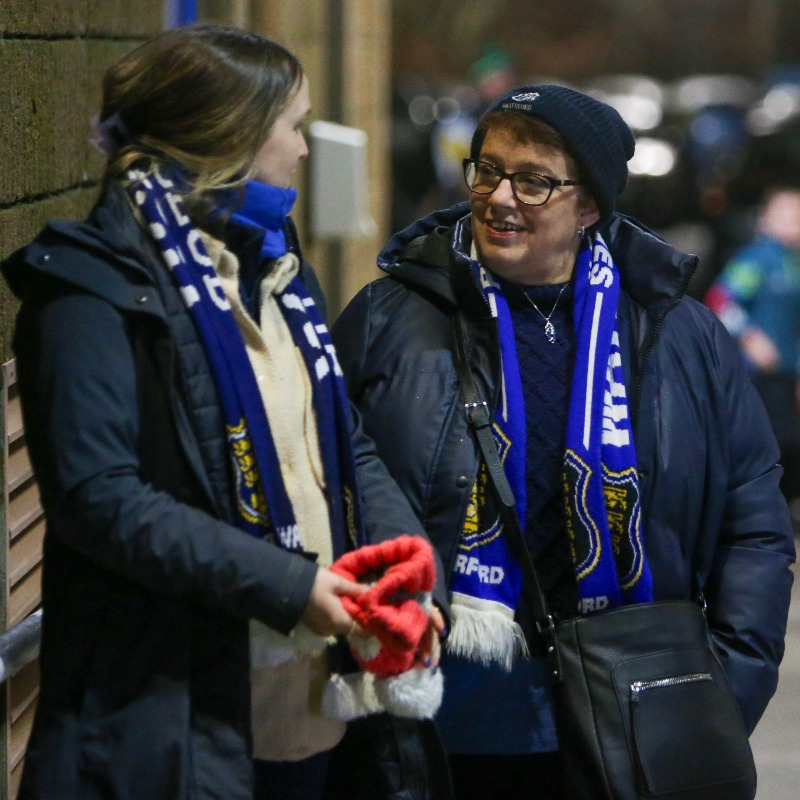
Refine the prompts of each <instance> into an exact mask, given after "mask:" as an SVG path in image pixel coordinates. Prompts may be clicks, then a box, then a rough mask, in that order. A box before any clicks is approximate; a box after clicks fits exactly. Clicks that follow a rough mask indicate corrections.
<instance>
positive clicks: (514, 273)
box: [470, 129, 599, 285]
mask: <svg viewBox="0 0 800 800" xmlns="http://www.w3.org/2000/svg"><path fill="white" fill-rule="evenodd" d="M479 158H480V160H481V161H487V162H488V163H490V164H492V165H493V166H495V167H497V168H498V169H500V170H502V171H503V172H538V173H539V174H541V175H547V176H549V177H551V178H556V179H557V180H564V179H571V180H576V179H578V178H579V176H578V172H577V168H576V166H575V163H574V162H573V160H572V159H571V158H570V157H569V156H568V155H567V154H566V153H565V152H563V151H562V150H560V149H557V148H554V147H550V146H548V145H543V144H538V143H535V142H534V143H524V142H520V141H519V140H518V139H517V138H516V137H514V136H513V135H512V134H510V133H509V132H508V131H506V130H504V129H489V131H488V132H487V133H486V137H485V138H484V140H483V146H482V147H481V152H480V156H479ZM580 188H581V187H578V186H557V187H556V188H555V189H553V193H552V195H551V196H550V199H549V200H548V201H547V202H546V203H545V204H544V205H542V206H529V205H525V204H524V203H521V202H520V201H519V200H517V199H516V197H514V193H513V192H512V191H511V183H510V182H509V181H507V180H503V181H501V182H500V184H499V185H498V187H497V188H496V189H495V190H494V191H493V192H492V193H491V194H488V195H486V194H484V195H481V194H475V193H472V194H471V197H470V204H471V207H472V235H473V239H474V242H475V247H476V248H477V250H478V254H479V255H480V259H481V263H482V264H484V265H485V266H486V267H488V268H489V269H490V270H492V272H494V273H495V274H497V275H499V276H500V277H502V278H505V279H507V280H510V281H514V282H515V283H521V284H526V285H534V284H547V283H562V282H564V281H567V280H569V279H570V277H571V275H572V268H573V265H574V263H575V257H576V255H577V252H578V247H579V245H580V236H579V235H578V230H579V228H581V227H584V228H586V227H589V226H590V225H592V224H594V223H595V222H596V221H597V220H598V219H599V214H598V213H597V211H596V210H595V207H594V203H593V202H589V203H586V202H585V201H584V200H583V199H582V194H581V191H580Z"/></svg>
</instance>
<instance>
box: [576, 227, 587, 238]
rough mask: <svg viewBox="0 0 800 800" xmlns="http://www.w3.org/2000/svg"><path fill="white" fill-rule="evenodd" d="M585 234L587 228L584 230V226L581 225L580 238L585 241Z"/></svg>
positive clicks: (579, 229) (579, 228)
mask: <svg viewBox="0 0 800 800" xmlns="http://www.w3.org/2000/svg"><path fill="white" fill-rule="evenodd" d="M585 234H586V228H584V227H583V225H579V226H578V236H580V238H581V239H583V237H584V235H585Z"/></svg>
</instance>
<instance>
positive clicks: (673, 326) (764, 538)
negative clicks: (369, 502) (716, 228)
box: [334, 204, 794, 730]
mask: <svg viewBox="0 0 800 800" xmlns="http://www.w3.org/2000/svg"><path fill="white" fill-rule="evenodd" d="M468 212H469V209H468V205H467V204H461V205H459V206H454V207H453V208H451V209H448V210H446V211H443V212H439V213H438V214H436V215H433V216H431V217H429V218H427V219H425V220H422V221H420V222H417V223H415V224H414V225H412V226H410V227H409V228H407V229H406V230H405V231H402V232H401V233H399V234H397V235H396V236H395V237H394V238H393V239H392V240H391V241H390V242H389V244H388V245H387V247H386V248H385V249H384V251H383V252H382V253H381V255H380V257H379V260H378V265H379V267H381V268H382V269H383V270H384V271H385V272H386V273H387V277H384V278H381V279H379V280H377V281H375V282H373V283H371V284H370V285H368V286H367V287H365V288H364V289H363V290H362V291H361V292H360V293H359V294H358V295H357V296H356V297H355V299H354V300H353V301H352V302H351V304H350V305H349V306H348V308H347V309H346V310H345V311H344V313H343V314H342V316H341V317H340V318H339V320H338V321H337V323H336V325H335V326H334V339H335V342H336V346H337V350H338V353H339V358H340V360H341V363H342V368H343V370H344V372H345V376H346V380H347V383H348V388H349V391H350V393H351V397H352V398H353V400H354V402H355V403H356V405H357V406H358V408H359V409H360V411H361V413H362V415H363V420H364V426H365V429H366V431H367V433H368V434H369V435H370V436H371V437H372V438H373V439H374V441H375V443H376V445H377V448H378V452H379V454H380V456H381V458H382V459H383V461H384V462H385V463H386V465H387V466H388V468H389V471H390V472H391V473H392V475H393V477H394V478H395V480H396V481H397V482H398V483H399V484H400V486H401V488H402V489H403V490H404V492H405V493H406V495H407V496H408V498H409V499H410V500H411V503H412V506H413V508H414V511H415V512H416V514H417V515H418V516H419V518H420V519H421V520H422V523H423V525H424V526H425V528H426V530H427V532H428V535H429V536H430V538H431V540H432V541H433V542H434V544H435V546H436V548H437V549H438V552H439V554H440V556H441V558H442V561H443V563H444V565H445V571H446V572H447V571H448V570H449V569H452V564H453V560H454V557H455V548H456V544H457V541H458V537H459V532H460V531H461V528H462V524H463V520H464V517H465V512H466V506H467V502H468V499H469V492H470V489H471V487H472V485H473V483H474V480H475V476H476V473H477V469H478V450H477V445H476V443H475V441H474V439H473V438H472V435H471V433H470V432H469V431H468V429H467V424H466V421H465V417H464V413H463V409H462V406H461V401H460V399H459V393H458V390H457V379H456V371H455V366H454V362H453V356H452V347H451V337H452V334H451V327H450V321H449V316H450V314H451V313H452V312H453V310H454V308H455V307H456V306H458V307H460V308H461V310H462V312H463V313H464V315H465V317H466V319H467V322H468V327H469V332H468V337H469V340H470V344H471V356H470V358H471V367H472V371H473V374H474V375H475V376H476V381H477V383H478V386H479V388H480V391H481V393H482V395H483V397H484V398H486V399H487V400H488V401H489V403H490V405H491V406H492V408H491V410H490V412H491V413H490V416H493V415H494V405H495V404H496V403H497V401H498V394H499V383H498V378H499V375H500V365H499V348H498V341H497V329H496V325H495V321H494V320H493V319H492V317H491V316H490V313H489V309H488V307H487V305H486V303H485V302H484V300H483V297H482V295H481V294H480V292H479V291H478V289H477V287H476V285H475V283H474V281H473V279H472V277H471V274H470V272H469V268H468V265H467V263H466V259H465V258H464V256H462V255H460V254H459V252H464V251H463V249H462V248H457V247H454V239H457V238H459V237H460V236H462V235H464V231H465V230H466V231H467V232H468V230H469V228H468V226H469V221H468V219H466V216H467V214H468ZM459 220H463V222H460V223H459ZM604 234H605V238H606V241H607V242H609V245H610V248H611V251H612V253H613V255H614V257H615V260H616V262H617V264H618V266H619V268H620V271H621V275H622V285H623V295H622V298H621V300H620V308H619V331H620V339H621V348H622V351H623V366H624V370H625V375H626V384H627V390H628V396H629V398H630V401H631V404H632V413H633V416H634V436H635V441H636V450H637V457H638V465H639V470H640V481H641V494H642V510H643V531H644V536H645V541H646V548H647V555H648V558H649V561H650V567H651V570H652V573H653V580H654V586H655V595H656V598H657V599H671V598H688V597H690V596H692V595H693V593H694V592H696V589H697V587H698V586H699V587H700V588H702V590H703V591H704V593H705V596H706V599H707V601H708V605H709V620H710V625H711V628H712V632H713V636H714V640H715V644H716V646H717V650H718V652H719V655H720V658H721V660H722V662H723V664H724V665H725V668H726V670H727V674H728V676H729V678H730V680H731V682H732V685H733V688H734V691H735V693H736V696H737V698H738V700H739V703H740V707H741V710H742V714H743V717H744V720H745V723H746V726H747V728H748V730H752V729H753V728H754V727H755V725H756V723H757V721H758V719H759V718H760V716H761V714H762V713H763V711H764V709H765V707H766V705H767V702H768V700H769V698H770V697H771V696H772V694H773V693H774V691H775V687H776V684H777V676H778V665H779V663H780V660H781V657H782V655H783V649H784V635H785V629H786V618H787V612H788V607H789V600H790V591H791V584H792V572H791V571H790V568H789V567H790V564H791V563H792V562H793V560H794V543H793V538H792V532H791V525H790V521H789V517H788V513H787V509H786V504H785V502H784V500H783V497H782V496H781V493H780V491H779V486H778V484H779V479H780V476H781V472H782V468H781V467H780V465H779V464H778V460H779V453H778V448H777V446H776V443H775V439H774V437H773V434H772V432H771V429H770V426H769V422H768V420H767V417H766V414H765V412H764V409H763V407H762V405H761V402H760V400H759V399H758V397H757V395H756V393H755V392H754V390H753V388H752V386H751V384H750V381H749V379H748V377H747V375H746V373H745V371H744V369H743V364H742V360H741V358H740V356H739V353H738V349H737V347H736V345H735V343H734V342H733V340H732V339H731V338H730V337H729V336H728V334H727V332H726V331H725V329H724V328H723V327H722V325H721V324H720V323H719V322H718V320H717V319H716V318H715V317H714V315H713V314H711V313H710V312H709V310H708V309H706V308H704V307H703V306H702V305H701V304H699V303H697V302H695V301H694V300H692V299H691V298H688V297H685V296H684V294H685V290H686V286H687V284H688V281H689V279H690V277H691V274H692V271H693V269H694V267H695V264H696V258H695V257H692V256H686V255H684V254H682V253H679V252H677V251H675V250H674V249H673V248H671V247H670V246H668V245H667V244H666V243H664V242H663V241H662V240H661V239H659V238H658V237H657V236H655V235H653V234H652V233H650V232H649V231H647V230H645V229H643V228H641V227H640V226H638V224H637V223H635V222H634V221H633V220H630V219H627V218H624V217H619V216H618V217H615V218H614V219H613V220H612V222H611V224H610V226H609V228H608V229H607V230H606V231H605V232H604ZM466 235H467V236H468V235H469V234H468V233H467V234H466ZM467 252H468V251H467Z"/></svg>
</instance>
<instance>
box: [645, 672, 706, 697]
mask: <svg viewBox="0 0 800 800" xmlns="http://www.w3.org/2000/svg"><path fill="white" fill-rule="evenodd" d="M710 680H712V678H711V673H710V672H693V673H691V674H689V675H675V676H673V677H671V678H656V679H655V680H650V681H634V682H633V683H632V684H631V695H632V696H633V697H634V698H636V697H638V696H639V695H640V694H642V692H646V691H649V690H650V689H663V688H665V687H669V686H681V685H683V684H685V683H700V682H701V681H710Z"/></svg>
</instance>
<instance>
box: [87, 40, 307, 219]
mask: <svg viewBox="0 0 800 800" xmlns="http://www.w3.org/2000/svg"><path fill="white" fill-rule="evenodd" d="M302 79H303V69H302V66H301V65H300V62H299V61H298V60H297V58H296V57H295V56H294V55H293V54H292V53H290V52H289V51H288V50H286V49H285V48H284V47H282V46H281V45H279V44H277V43H275V42H273V41H270V40H269V39H265V38H264V37H262V36H258V35H256V34H253V33H249V32H246V31H241V30H236V29H232V28H223V27H220V26H217V25H210V24H196V25H189V26H185V27H182V28H173V29H171V30H167V31H164V32H163V33H161V34H159V35H157V36H155V37H153V38H152V39H149V40H148V41H146V42H144V43H143V44H141V45H139V46H138V47H136V48H135V49H133V50H131V51H130V52H129V53H127V54H126V55H125V56H123V57H122V58H121V59H120V60H119V61H117V62H116V63H115V64H113V65H112V66H111V67H109V68H108V69H107V70H106V73H105V75H104V78H103V102H102V111H101V119H104V120H105V119H109V118H111V117H113V116H115V115H116V116H117V117H118V118H119V119H120V120H121V122H122V125H123V126H124V128H125V129H126V136H125V142H124V143H123V146H122V147H121V148H120V149H119V150H118V151H117V152H116V153H114V154H113V155H112V156H111V160H110V161H109V164H108V165H107V168H106V179H107V180H110V179H120V178H122V176H123V175H124V173H125V172H126V171H127V170H128V169H129V168H130V167H131V165H132V164H134V163H135V162H136V161H139V160H140V159H142V158H143V157H146V158H148V159H149V160H150V161H151V162H152V161H155V162H158V161H159V160H163V159H169V160H174V161H177V162H179V163H180V164H181V165H182V166H183V167H184V168H185V170H186V172H187V173H188V181H189V184H190V191H189V192H188V194H187V200H188V201H189V202H190V203H191V204H194V203H196V202H198V201H199V200H200V199H201V197H202V195H203V194H204V193H207V192H209V191H210V190H213V189H218V188H225V187H231V186H235V185H237V184H240V183H242V182H243V181H244V179H245V178H246V177H248V173H249V171H250V169H251V168H252V165H253V162H254V160H255V156H256V153H257V151H258V149H259V147H260V146H261V145H262V144H263V142H264V141H265V140H266V138H267V135H268V133H269V130H270V128H271V127H272V125H273V123H274V122H275V119H276V118H277V117H278V116H279V115H280V113H281V112H282V111H283V109H284V108H285V107H286V105H287V104H288V103H289V102H290V101H291V99H292V98H293V97H294V94H295V92H296V91H297V90H298V88H299V87H300V84H301V82H302ZM193 201H194V202H193ZM201 205H202V203H201Z"/></svg>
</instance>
